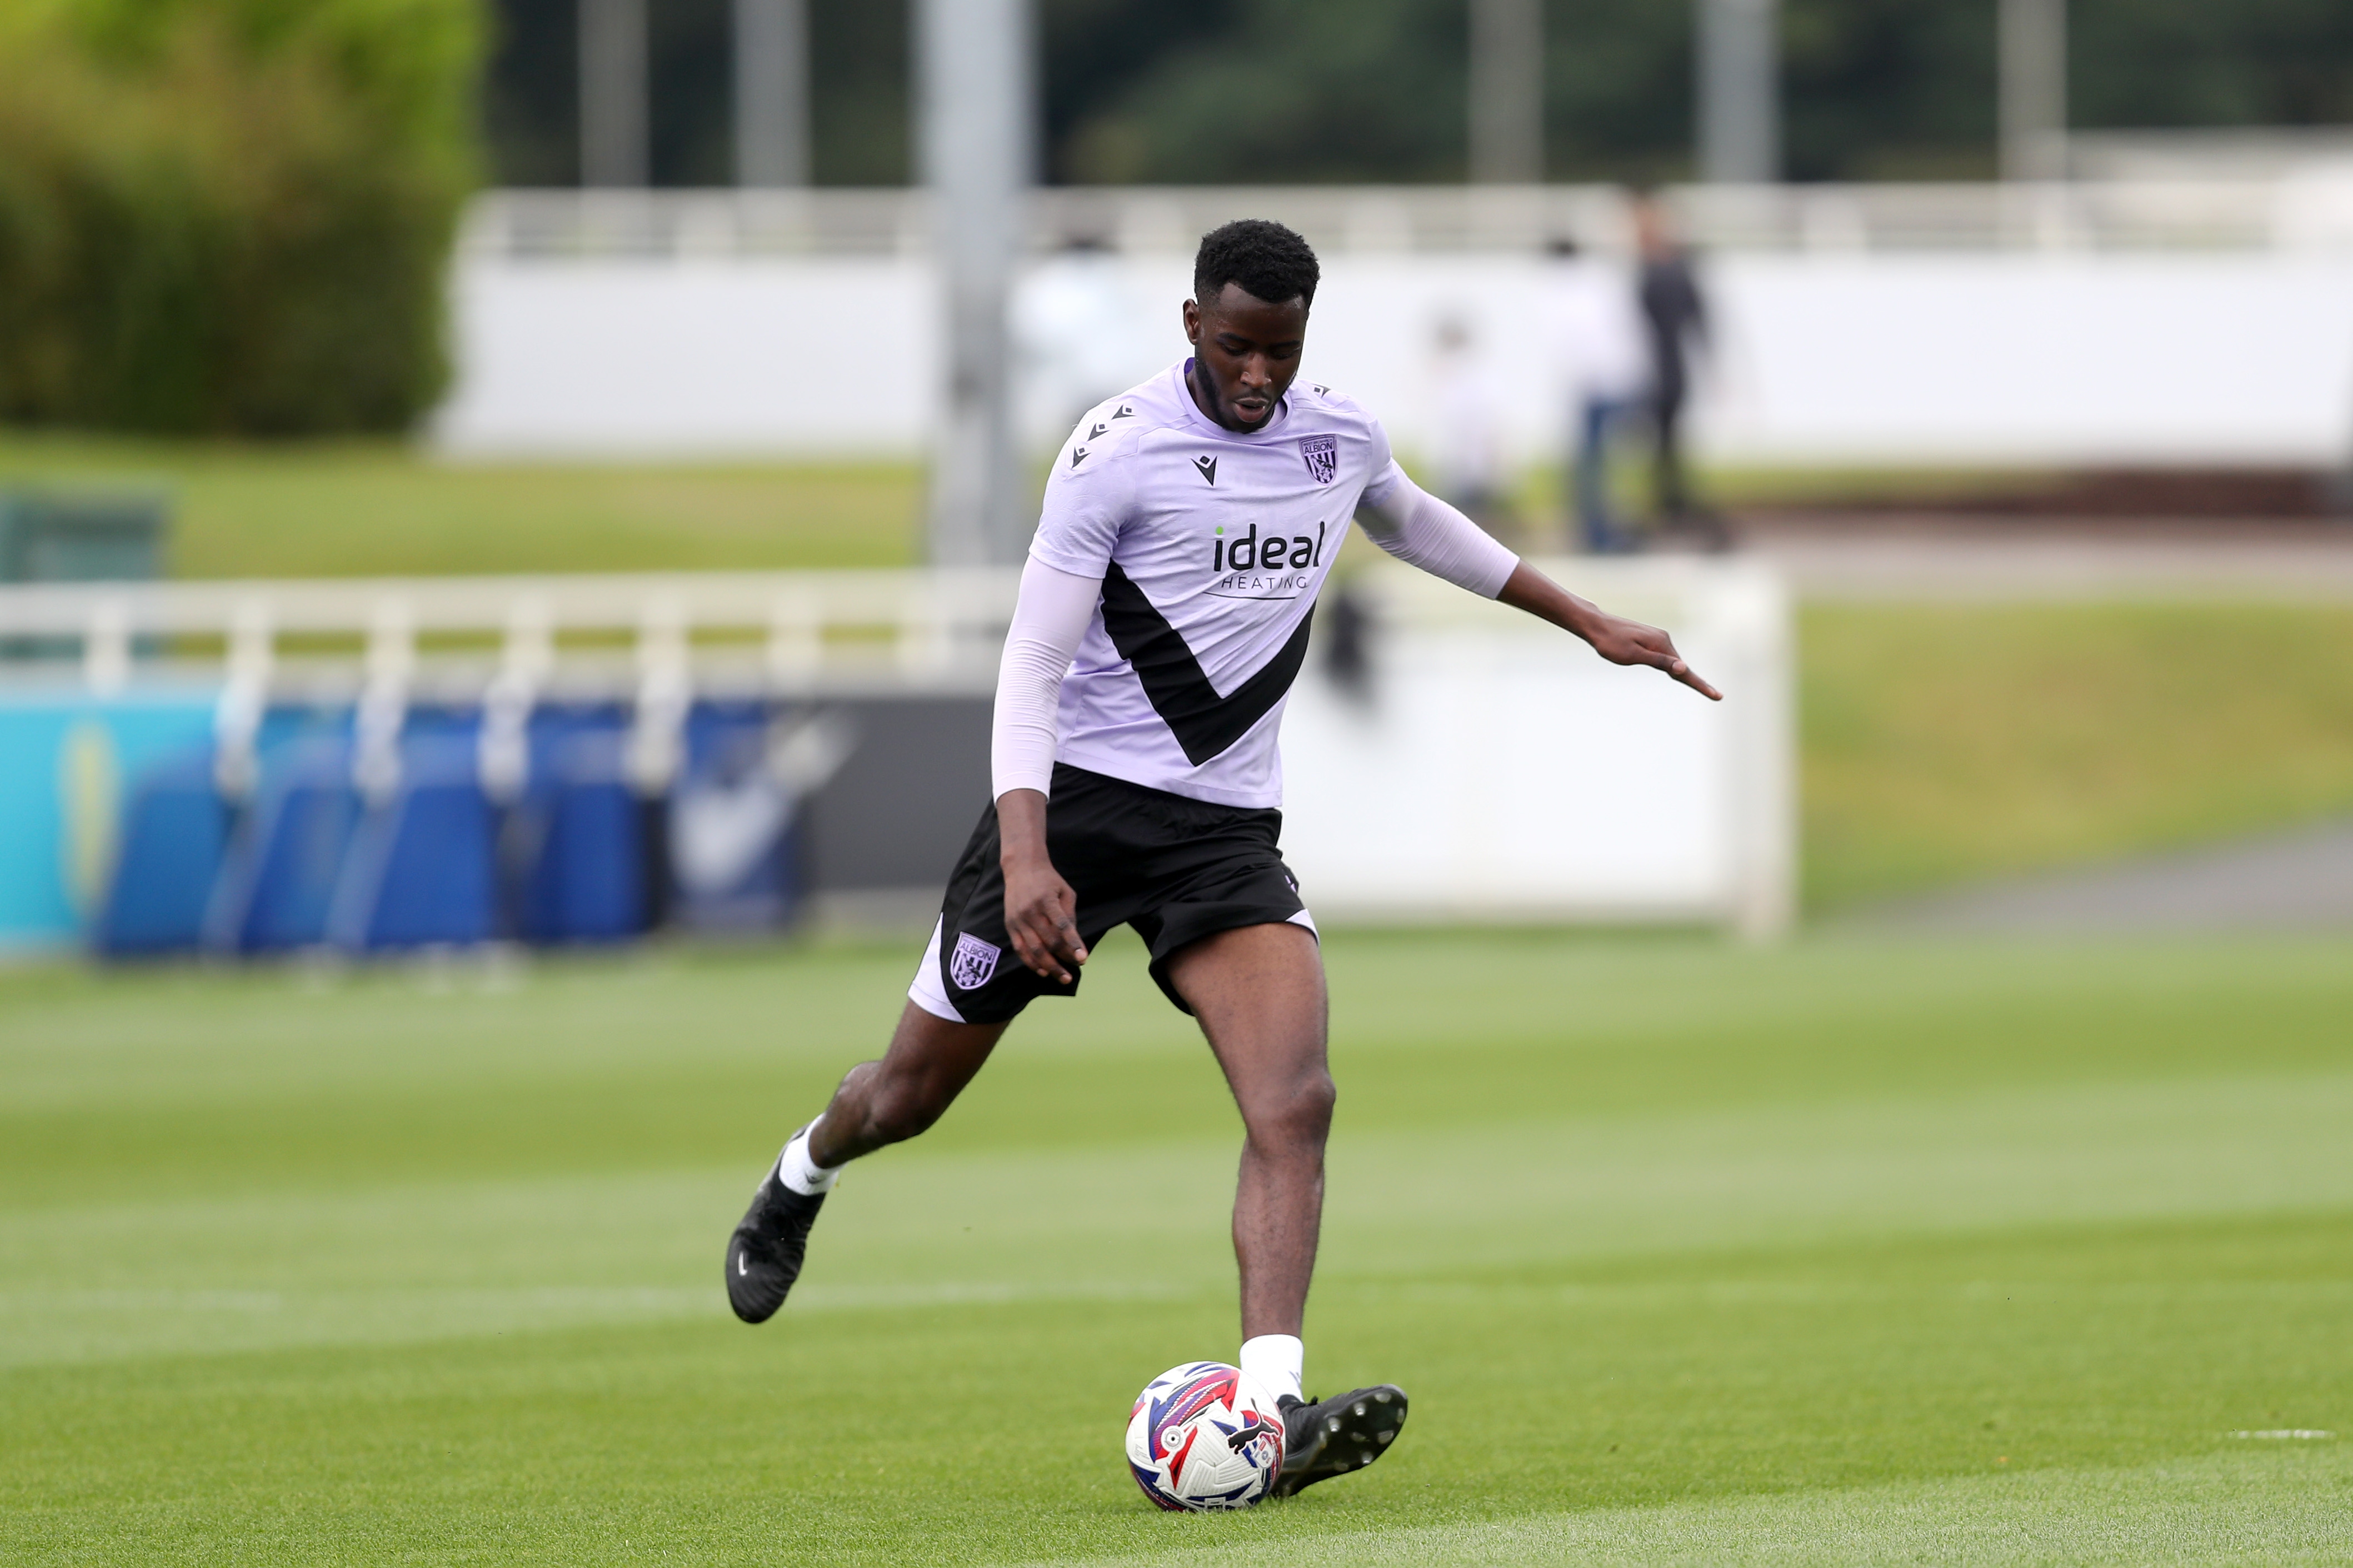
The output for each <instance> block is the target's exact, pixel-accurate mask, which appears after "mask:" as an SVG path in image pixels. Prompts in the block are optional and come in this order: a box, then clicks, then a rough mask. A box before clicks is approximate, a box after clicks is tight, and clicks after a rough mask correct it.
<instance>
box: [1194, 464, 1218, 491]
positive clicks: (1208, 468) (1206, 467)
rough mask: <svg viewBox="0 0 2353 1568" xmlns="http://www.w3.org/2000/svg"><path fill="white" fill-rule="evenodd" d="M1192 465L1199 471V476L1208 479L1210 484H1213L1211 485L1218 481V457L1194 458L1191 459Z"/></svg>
mask: <svg viewBox="0 0 2353 1568" xmlns="http://www.w3.org/2000/svg"><path fill="white" fill-rule="evenodd" d="M1193 467H1194V468H1195V469H1196V470H1198V472H1199V474H1200V476H1201V477H1202V478H1203V479H1207V480H1208V481H1209V482H1210V483H1211V484H1213V485H1214V484H1216V483H1217V482H1218V459H1217V458H1194V459H1193Z"/></svg>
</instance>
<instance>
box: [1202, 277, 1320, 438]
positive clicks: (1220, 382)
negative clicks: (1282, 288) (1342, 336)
mask: <svg viewBox="0 0 2353 1568" xmlns="http://www.w3.org/2000/svg"><path fill="white" fill-rule="evenodd" d="M1185 337H1186V340H1187V342H1190V343H1191V344H1192V345H1193V374H1192V376H1191V378H1190V379H1191V384H1192V388H1193V398H1194V401H1195V402H1197V403H1198V404H1199V405H1201V412H1202V413H1204V414H1206V415H1208V416H1209V417H1210V418H1212V419H1214V420H1216V421H1217V422H1218V423H1219V424H1220V425H1222V426H1225V427H1226V428H1227V429H1229V430H1255V429H1257V428H1258V427H1259V426H1261V425H1263V424H1265V423H1266V422H1267V421H1268V420H1269V419H1271V418H1273V417H1274V406H1275V405H1276V404H1277V403H1278V402H1280V401H1281V400H1282V395H1283V394H1284V393H1286V392H1288V391H1290V390H1291V383H1292V379H1293V377H1294V376H1296V375H1298V374H1299V353H1300V350H1302V349H1303V348H1304V347H1306V344H1307V301H1306V300H1285V301H1284V302H1283V303H1282V304H1280V305H1270V304H1268V303H1267V302H1266V301H1265V300H1261V299H1259V298H1257V297H1256V296H1255V295H1253V294H1251V293H1250V292H1249V291H1248V290H1247V289H1243V288H1242V286H1241V285H1240V284H1239V283H1229V284H1227V285H1226V286H1225V287H1224V288H1223V289H1219V291H1218V295H1217V297H1216V298H1215V299H1213V300H1208V302H1207V303H1201V302H1198V301H1196V300H1186V301H1185Z"/></svg>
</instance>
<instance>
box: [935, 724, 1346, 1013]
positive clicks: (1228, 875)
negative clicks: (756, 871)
mask: <svg viewBox="0 0 2353 1568" xmlns="http://www.w3.org/2000/svg"><path fill="white" fill-rule="evenodd" d="M1281 834H1282V812H1280V811H1277V810H1273V809H1271V808H1267V809H1261V810H1249V809H1245V808H1242V807H1239V806H1230V805H1210V804H1209V803H1208V802H1207V801H1199V800H1191V799H1187V797H1186V796H1184V795H1170V794H1169V793H1168V792H1166V790H1157V789H1147V788H1145V786H1144V785H1142V784H1129V783H1127V782H1126V781H1124V780H1123V779H1114V778H1107V777H1105V776H1104V775H1103V774H1102V773H1089V772H1087V771H1086V770H1085V769H1084V768H1074V767H1070V766H1068V765H1066V764H1064V763H1056V764H1054V787H1053V793H1052V794H1051V795H1050V796H1049V797H1048V799H1047V802H1046V853H1047V855H1048V856H1049V857H1050V858H1051V859H1052V860H1053V862H1054V869H1055V870H1057V871H1059V872H1060V873H1061V876H1062V879H1063V880H1064V881H1066V882H1068V883H1070V884H1071V890H1072V891H1073V892H1075V893H1077V894H1078V926H1079V935H1080V936H1082V938H1084V939H1085V941H1086V944H1087V949H1088V951H1089V952H1092V951H1093V949H1094V946H1095V944H1096V943H1097V942H1101V941H1102V940H1103V933H1104V932H1106V931H1110V930H1111V928H1112V927H1113V926H1115V925H1122V924H1125V925H1130V926H1134V928H1135V933H1136V934H1137V935H1138V936H1140V937H1142V938H1143V939H1144V944H1145V947H1146V948H1148V949H1149V950H1150V951H1151V953H1152V978H1153V979H1154V980H1155V981H1156V982H1157V983H1158V984H1159V986H1160V989H1161V991H1162V992H1163V993H1165V994H1166V996H1167V997H1168V1000H1170V1001H1171V1002H1174V1003H1175V1004H1176V1005H1177V1006H1178V1007H1179V1008H1182V1009H1183V1010H1184V1011H1186V1012H1187V1013H1189V1012H1191V1011H1192V1009H1191V1008H1190V1007H1187V1006H1186V1005H1185V999H1184V998H1183V997H1182V996H1179V995H1177V994H1176V989H1175V987H1173V986H1171V985H1170V984H1169V983H1168V968H1167V965H1168V961H1169V959H1170V958H1171V957H1172V956H1173V955H1174V954H1175V953H1176V951H1177V950H1178V949H1180V948H1182V947H1184V946H1186V945H1187V943H1189V942H1198V941H1199V940H1200V939H1201V938H1203V937H1205V936H1212V935H1215V934H1216V933H1217V932H1219V931H1231V930H1233V929H1234V928H1235V927H1237V926H1252V925H1271V924H1279V923H1282V922H1285V921H1288V922H1290V923H1291V924H1293V925H1298V926H1303V927H1304V928H1305V929H1306V930H1307V931H1311V932H1312V931H1314V929H1315V922H1314V920H1313V919H1311V918H1310V917H1309V915H1308V913H1307V906H1306V905H1304V904H1303V903H1302V902H1300V900H1299V881H1298V879H1297V878H1295V877H1293V875H1292V874H1291V868H1290V867H1288V866H1285V865H1284V864H1283V863H1282V854H1281V852H1280V851H1279V850H1278V849H1277V848H1276V840H1277V838H1278V837H1280V836H1281ZM997 852H998V851H997V805H996V803H995V802H993V801H992V802H991V803H990V804H989V805H988V808H987V810H985V811H983V812H982V813H981V814H980V822H979V825H978V826H976V827H975V828H974V829H973V830H972V839H971V842H969V843H967V844H966V845H965V849H964V856H963V858H961V859H959V860H958V861H957V862H956V868H955V875H954V876H952V877H950V878H949V879H948V890H947V897H946V898H945V899H944V900H943V901H942V903H941V905H940V921H939V924H938V925H937V926H936V927H934V929H933V931H932V945H931V947H930V949H929V951H927V952H925V953H924V954H923V967H922V968H920V969H919V970H917V971H916V973H915V984H913V986H911V987H910V988H909V990H908V993H907V994H908V996H909V997H910V998H911V999H912V1000H913V1002H914V1004H915V1005H917V1006H919V1007H921V1008H923V1010H924V1011H925V1012H927V1013H930V1014H933V1015H934V1016H938V1017H942V1018H948V1019H952V1020H960V1021H962V1022H964V1023H967V1024H997V1023H1003V1022H1004V1021H1005V1020H1007V1019H1008V1018H1010V1017H1012V1016H1014V1015H1015V1014H1017V1013H1018V1012H1020V1011H1021V1009H1022V1008H1024V1007H1026V1006H1028V1005H1029V1002H1030V999H1031V998H1032V997H1036V996H1068V995H1071V994H1073V993H1075V992H1076V991H1077V990H1078V988H1079V979H1080V976H1078V975H1075V974H1074V975H1072V977H1071V983H1070V984H1068V985H1064V984H1059V983H1057V982H1055V981H1051V980H1047V979H1045V978H1043V977H1041V976H1039V975H1038V974H1035V973H1031V972H1030V971H1029V968H1028V966H1026V965H1025V964H1023V963H1022V962H1021V960H1020V959H1019V958H1018V957H1017V956H1016V955H1015V954H1014V952H1013V947H1012V943H1011V942H1009V941H1008V939H1007V936H1006V931H1005V874H1004V871H1003V869H1002V868H1000V867H999V866H998V865H997Z"/></svg>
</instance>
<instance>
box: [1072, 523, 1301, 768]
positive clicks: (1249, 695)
mask: <svg viewBox="0 0 2353 1568" xmlns="http://www.w3.org/2000/svg"><path fill="white" fill-rule="evenodd" d="M1313 620H1314V616H1301V617H1300V618H1299V629H1298V630H1297V631H1295V632H1293V633H1292V634H1291V640H1290V641H1289V642H1286V643H1284V644H1283V645H1282V647H1281V648H1280V649H1278V650H1277V651H1276V653H1275V656H1274V657H1273V658H1271V659H1268V660H1267V661H1266V664H1265V665H1264V667H1263V668H1261V669H1260V670H1259V672H1258V673H1257V674H1255V675H1253V676H1251V677H1250V679H1248V680H1245V681H1243V682H1242V683H1241V685H1240V686H1238V687H1236V688H1235V689H1234V690H1233V693H1232V694H1231V695H1230V696H1226V697H1220V696H1219V695H1218V689H1217V688H1216V687H1214V686H1212V685H1210V684H1209V678H1208V676H1207V675H1204V674H1203V673H1202V672H1201V663H1200V660H1198V659H1197V658H1194V657H1193V650H1192V649H1191V648H1190V647H1187V646H1186V643H1185V638H1184V636H1183V635H1182V634H1181V633H1179V632H1178V631H1177V630H1176V627H1175V626H1170V625H1169V624H1168V618H1167V617H1166V616H1163V615H1162V614H1161V613H1160V612H1159V611H1158V610H1157V609H1155V608H1154V607H1153V604H1152V601H1151V600H1150V599H1148V598H1146V597H1145V595H1144V590H1143V589H1141V588H1139V587H1137V586H1136V585H1135V584H1134V583H1133V582H1131V581H1130V580H1129V579H1128V575H1127V574H1126V573H1124V572H1123V571H1121V570H1120V569H1119V568H1118V567H1117V566H1113V567H1112V568H1111V569H1110V570H1109V571H1107V572H1105V573H1104V574H1103V630H1104V631H1106V632H1108V633H1109V634H1111V645H1112V647H1115V648H1117V649H1119V656H1120V657H1121V658H1124V659H1125V660H1127V662H1128V663H1130V664H1132V665H1134V667H1135V674H1136V679H1139V680H1141V681H1142V682H1143V683H1144V695H1145V697H1147V698H1149V699H1150V700H1151V702H1152V710H1153V711H1154V712H1155V713H1157V714H1159V715H1160V718H1161V721H1162V722H1164V723H1166V725H1167V726H1168V728H1169V731H1171V732H1172V733H1174V734H1175V735H1176V743H1177V744H1178V745H1180V746H1182V747H1184V748H1185V760H1186V761H1187V762H1189V763H1192V764H1193V765H1194V766H1195V767H1198V766H1200V765H1201V764H1202V763H1206V762H1208V760H1209V759H1210V758H1211V757H1214V756H1216V755H1217V754H1218V753H1219V752H1222V751H1224V750H1225V749H1226V748H1227V747H1229V746H1231V745H1232V744H1233V743H1234V742H1236V741H1239V740H1240V739H1241V738H1242V737H1243V736H1244V735H1246V734H1248V733H1250V726H1252V725H1253V724H1256V723H1257V722H1258V721H1260V720H1261V719H1263V718H1265V717H1266V716H1267V714H1268V713H1269V712H1271V710H1273V708H1274V705H1275V704H1276V703H1278V702H1280V701H1282V694H1283V693H1284V692H1286V691H1288V690H1290V689H1291V683H1292V681H1293V679H1297V677H1298V675H1299V667H1300V665H1302V664H1303V663H1304V662H1305V661H1306V658H1307V631H1308V626H1309V624H1310V623H1311V622H1312V621H1313Z"/></svg>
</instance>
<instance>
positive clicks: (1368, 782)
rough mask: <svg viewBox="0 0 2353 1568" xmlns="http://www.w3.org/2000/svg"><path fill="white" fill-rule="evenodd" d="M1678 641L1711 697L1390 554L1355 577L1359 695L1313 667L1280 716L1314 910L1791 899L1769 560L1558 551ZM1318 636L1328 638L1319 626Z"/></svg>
mask: <svg viewBox="0 0 2353 1568" xmlns="http://www.w3.org/2000/svg"><path fill="white" fill-rule="evenodd" d="M1544 564H1545V566H1546V570H1548V571H1549V572H1550V573H1551V574H1552V575H1553V576H1554V577H1555V578H1556V579H1557V580H1559V581H1560V582H1562V583H1564V584H1567V586H1569V587H1570V588H1571V589H1573V590H1575V591H1577V592H1581V593H1583V594H1585V595H1588V596H1589V597H1591V598H1593V599H1595V600H1596V601H1597V602H1599V603H1600V604H1601V605H1604V606H1606V607H1608V608H1609V609H1612V610H1614V611H1617V612H1619V613H1621V614H1625V615H1630V616H1636V617H1639V618H1641V619H1646V620H1649V621H1651V622H1652V623H1653V624H1655V625H1662V626H1666V627H1667V628H1668V629H1669V630H1671V631H1672V632H1673V633H1674V636H1675V643H1676V647H1678V648H1680V649H1681V650H1682V651H1683V653H1684V655H1685V656H1686V657H1687V658H1689V659H1690V660H1691V662H1692V665H1693V667H1694V668H1696V669H1698V670H1700V671H1701V672H1702V673H1703V674H1704V675H1706V676H1707V678H1708V679H1710V680H1711V681H1712V682H1714V683H1715V685H1716V686H1717V687H1718V688H1719V689H1721V690H1722V691H1723V692H1724V694H1725V700H1724V701H1723V702H1721V703H1714V702H1710V701H1708V700H1706V699H1704V698H1703V697H1701V696H1700V695H1699V694H1698V693H1697V692H1695V691H1692V690H1690V689H1687V688H1685V687H1683V686H1680V685H1677V684H1675V683H1673V682H1672V681H1670V680H1668V679H1666V678H1665V677H1664V676H1662V675H1661V674H1660V673H1659V672H1658V671H1656V670H1652V669H1630V668H1619V667H1617V666H1614V665H1609V664H1605V663H1604V662H1602V661H1601V660H1600V659H1599V658H1595V657H1594V656H1593V654H1592V652H1591V651H1590V650H1589V649H1588V648H1587V647H1586V646H1585V645H1584V644H1583V643H1581V642H1579V641H1577V639H1575V638H1574V637H1569V636H1567V634H1566V633H1563V632H1560V631H1558V630H1556V629H1555V628H1554V627H1551V626H1546V625H1545V624H1544V623H1542V622H1539V621H1536V620H1535V619H1533V618H1532V617H1530V616H1525V615H1523V614H1521V613H1520V612H1518V611H1516V610H1511V609H1506V608H1504V606H1502V605H1496V604H1493V603H1490V602H1488V601H1485V600H1482V599H1478V598H1476V597H1474V596H1472V595H1467V594H1464V593H1462V592H1461V590H1459V589H1455V588H1451V587H1449V586H1448V585H1447V584H1442V583H1439V582H1437V581H1435V580H1434V579H1432V578H1430V577H1428V576H1426V575H1424V574H1420V573H1418V572H1415V571H1412V570H1411V569H1410V568H1407V567H1403V566H1396V565H1390V564H1387V563H1383V564H1381V565H1379V566H1377V567H1376V568H1374V569H1372V570H1369V571H1367V572H1366V573H1365V574H1363V575H1362V577H1361V578H1360V579H1359V580H1358V591H1359V592H1361V593H1363V594H1364V595H1366V598H1367V600H1368V601H1369V603H1370V605H1371V606H1372V610H1373V615H1374V621H1375V625H1376V626H1377V627H1378V628H1379V629H1378V631H1377V634H1376V635H1375V637H1374V638H1373V640H1372V647H1373V649H1374V658H1373V671H1372V679H1371V681H1370V684H1369V686H1368V688H1367V689H1366V690H1365V691H1363V692H1362V693H1361V694H1352V693H1351V691H1350V690H1349V689H1345V688H1343V687H1341V686H1338V685H1336V684H1335V682H1334V681H1333V680H1332V679H1331V678H1330V677H1329V675H1328V674H1326V673H1324V667H1323V662H1322V660H1320V659H1319V660H1316V661H1315V662H1314V666H1313V667H1312V668H1311V670H1310V672H1309V673H1308V674H1305V675H1303V676H1302V678H1301V679H1300V682H1299V684H1298V685H1297V686H1296V687H1294V688H1293V695H1292V699H1291V704H1290V710H1289V713H1288V714H1287V716H1286V717H1285V719H1284V721H1283V731H1282V758H1283V782H1284V788H1283V795H1284V808H1283V833H1282V841H1283V855H1284V858H1286V859H1287V860H1289V862H1290V863H1291V865H1292V866H1293V868H1294V869H1296V870H1297V871H1298V873H1299V878H1300V888H1301V890H1302V892H1303V895H1304V896H1305V897H1306V899H1307V901H1308V905H1309V907H1310V908H1311V909H1313V910H1315V911H1316V913H1317V914H1318V915H1319V916H1326V917H1330V918H1335V919H1346V920H1359V921H1363V920H1373V921H1456V920H1469V921H1553V920H1562V921H1691V922H1710V923H1722V924H1726V925H1731V926H1734V927H1736V928H1738V929H1740V930H1742V931H1746V932H1747V933H1749V934H1751V935H1758V936H1762V935H1769V934H1771V933H1773V932H1775V931H1780V930H1781V929H1783V928H1784V927H1785V926H1786V925H1787V924H1788V921H1790V919H1791V918H1792V915H1793V913H1794V911H1795V908H1796V893H1795V882H1794V879H1795V873H1796V866H1797V828H1796V818H1795V816H1794V802H1795V788H1794V782H1793V779H1792V776H1791V767H1792V760H1791V759H1792V749H1791V747H1792V742H1791V726H1792V724H1793V722H1794V716H1793V708H1792V697H1791V689H1790V642H1789V632H1788V605H1787V602H1786V600H1785V597H1784V595H1783V593H1782V590H1781V587H1780V585H1779V584H1778V582H1777V581H1776V580H1775V579H1774V578H1773V576H1772V575H1771V574H1769V573H1768V572H1767V571H1766V570H1764V569H1763V568H1761V567H1757V566H1754V565H1750V564H1746V563H1731V562H1721V561H1704V562H1702V561H1672V560H1664V559H1660V560H1651V561H1634V562H1592V561H1582V560H1570V561H1552V562H1546V563H1544ZM1318 636H1319V637H1327V639H1328V624H1327V625H1326V626H1319V627H1318Z"/></svg>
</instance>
